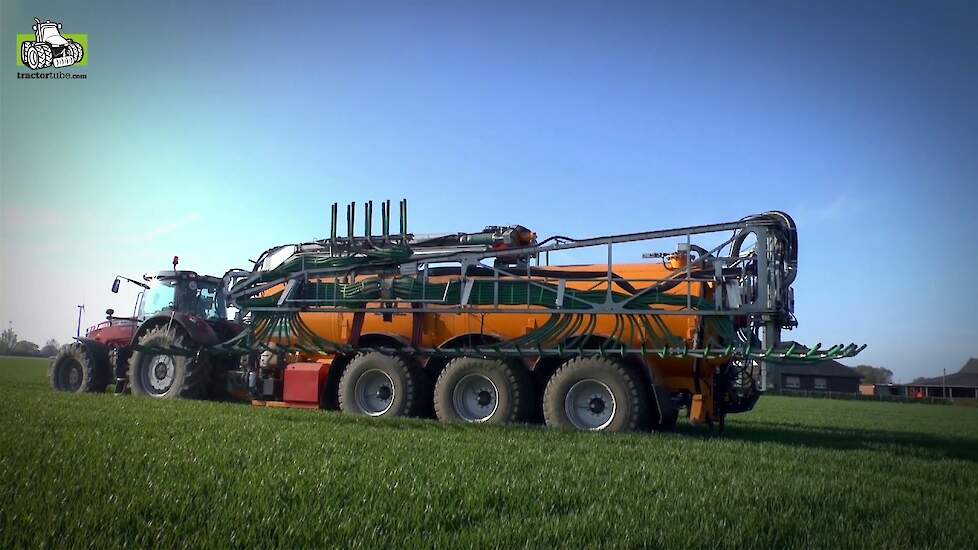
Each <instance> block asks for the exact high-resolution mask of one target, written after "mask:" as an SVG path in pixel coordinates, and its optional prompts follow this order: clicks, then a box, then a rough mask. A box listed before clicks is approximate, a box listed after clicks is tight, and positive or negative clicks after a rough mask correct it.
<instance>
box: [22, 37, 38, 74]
mask: <svg viewBox="0 0 978 550" xmlns="http://www.w3.org/2000/svg"><path fill="white" fill-rule="evenodd" d="M33 48H34V43H33V42H30V41H25V42H22V43H21V44H20V62H21V63H23V64H24V66H26V67H29V68H31V69H33V68H34V67H31V65H30V63H29V62H28V61H29V60H28V58H27V56H28V55H29V52H30V51H31V49H33ZM35 55H36V54H35Z"/></svg>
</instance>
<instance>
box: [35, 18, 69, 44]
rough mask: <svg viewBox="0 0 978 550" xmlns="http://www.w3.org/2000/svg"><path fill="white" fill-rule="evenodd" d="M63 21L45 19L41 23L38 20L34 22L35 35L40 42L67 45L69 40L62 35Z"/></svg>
mask: <svg viewBox="0 0 978 550" xmlns="http://www.w3.org/2000/svg"><path fill="white" fill-rule="evenodd" d="M59 29H61V23H55V22H54V21H45V22H44V23H41V22H40V21H37V22H36V23H35V24H34V31H35V36H36V37H37V41H38V42H47V43H48V44H51V45H52V46H65V45H67V44H68V41H67V40H65V37H63V36H61V32H60V31H59Z"/></svg>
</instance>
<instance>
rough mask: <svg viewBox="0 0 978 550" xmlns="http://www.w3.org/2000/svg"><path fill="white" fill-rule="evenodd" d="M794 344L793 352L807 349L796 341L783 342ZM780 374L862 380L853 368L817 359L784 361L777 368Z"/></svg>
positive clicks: (836, 362) (788, 344)
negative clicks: (803, 361) (796, 361)
mask: <svg viewBox="0 0 978 550" xmlns="http://www.w3.org/2000/svg"><path fill="white" fill-rule="evenodd" d="M791 344H795V353H797V352H799V351H808V348H807V347H806V346H803V345H802V344H799V343H797V342H784V343H783V345H787V346H790V345H791ZM779 370H780V371H781V373H782V374H790V375H792V376H824V377H835V378H858V379H860V380H862V378H863V376H862V375H861V374H859V373H858V372H856V370H855V369H853V368H851V367H847V366H845V365H843V364H842V363H840V362H838V361H832V360H828V361H819V362H818V363H800V364H793V363H786V364H784V365H782V366H781V368H780V369H779Z"/></svg>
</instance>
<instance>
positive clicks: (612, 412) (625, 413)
mask: <svg viewBox="0 0 978 550" xmlns="http://www.w3.org/2000/svg"><path fill="white" fill-rule="evenodd" d="M640 380H641V378H640V377H639V376H636V375H635V374H634V373H633V372H632V371H631V370H630V369H629V368H628V367H627V366H625V365H624V364H622V363H621V362H619V361H614V360H612V359H607V358H600V357H580V358H577V359H571V360H570V361H568V362H566V363H564V365H563V366H562V367H560V369H559V370H558V371H557V372H556V373H555V374H554V375H553V377H551V378H550V382H548V383H547V389H546V391H544V394H543V416H544V420H545V421H546V423H547V426H552V427H557V428H564V429H576V430H592V431H606V432H625V431H633V430H640V429H642V428H644V427H645V423H646V421H647V418H648V406H649V397H648V391H647V390H646V388H644V387H643V386H642V385H641V382H640Z"/></svg>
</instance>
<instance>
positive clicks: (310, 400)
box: [282, 363, 330, 405]
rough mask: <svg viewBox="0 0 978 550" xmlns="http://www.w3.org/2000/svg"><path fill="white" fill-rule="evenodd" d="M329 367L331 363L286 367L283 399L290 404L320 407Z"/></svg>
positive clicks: (294, 364)
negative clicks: (321, 393) (320, 398)
mask: <svg viewBox="0 0 978 550" xmlns="http://www.w3.org/2000/svg"><path fill="white" fill-rule="evenodd" d="M329 367H330V365H329V363H292V364H291V365H289V366H287V367H285V379H284V380H283V381H282V384H283V387H282V399H284V400H285V402H286V403H288V404H315V405H318V404H319V395H320V390H321V388H322V387H323V384H325V383H326V375H327V374H329Z"/></svg>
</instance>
